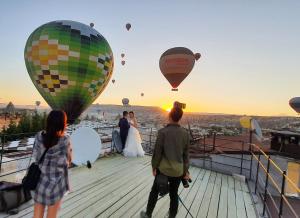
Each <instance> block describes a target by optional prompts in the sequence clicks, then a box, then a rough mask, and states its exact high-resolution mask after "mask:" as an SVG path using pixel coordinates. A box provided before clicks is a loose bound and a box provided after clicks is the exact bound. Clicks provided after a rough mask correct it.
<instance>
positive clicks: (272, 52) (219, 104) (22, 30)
mask: <svg viewBox="0 0 300 218" xmlns="http://www.w3.org/2000/svg"><path fill="white" fill-rule="evenodd" d="M171 3H172V4H171ZM57 5H59V7H57ZM90 5H93V7H90ZM70 6H71V7H70ZM283 6H284V7H283ZM299 6H300V2H296V1H289V2H285V3H281V2H272V4H269V3H265V2H259V1H254V2H226V3H218V4H217V3H212V2H200V1H196V0H195V1H190V2H189V3H188V4H186V3H183V2H180V1H171V0H168V1H165V2H163V3H161V2H159V1H151V2H146V1H132V2H130V3H123V4H120V2H118V1H109V2H98V1H90V2H89V3H88V4H86V3H82V2H80V1H77V2H76V4H74V1H69V0H68V1H64V2H60V1H58V0H55V1H51V2H46V3H43V2H38V1H26V2H20V1H16V0H13V1H9V2H3V3H2V7H1V9H0V12H1V13H0V24H1V26H2V28H1V30H0V34H1V38H2V39H1V40H0V46H1V48H2V50H1V51H0V60H1V68H0V75H1V78H2V79H1V80H0V86H1V93H0V103H5V104H7V103H8V102H9V101H12V102H13V103H14V104H16V105H32V104H33V103H34V102H35V101H36V100H39V101H41V102H42V106H46V105H47V104H46V102H45V100H44V99H43V98H42V97H41V95H40V94H39V92H38V91H37V90H36V89H35V87H34V85H33V83H32V82H31V80H30V78H29V76H28V73H27V70H26V67H25V63H24V57H23V56H24V55H23V51H24V47H25V43H26V41H27V38H28V36H29V35H30V34H31V33H32V32H33V31H34V30H35V29H36V28H38V27H39V26H41V25H42V24H44V23H46V22H49V21H54V20H74V21H78V22H82V23H85V24H89V23H91V22H93V23H94V24H95V27H94V28H95V29H96V30H97V31H99V32H100V33H101V34H102V35H103V36H104V37H105V38H106V40H107V41H108V42H109V44H110V46H111V48H112V50H113V54H114V59H115V60H114V61H115V67H114V72H113V76H112V77H111V80H112V79H115V80H116V82H115V84H112V82H111V80H110V81H109V84H108V86H107V87H106V89H105V90H104V91H103V93H102V94H101V95H100V96H99V97H98V98H97V99H96V100H95V101H94V102H93V104H97V103H99V104H105V105H109V104H111V105H119V104H121V99H122V98H123V97H128V98H129V99H130V104H132V105H139V106H154V107H160V108H163V109H164V110H167V109H168V108H170V107H171V106H172V104H173V102H174V101H175V100H178V101H180V102H185V103H186V104H187V110H186V112H191V113H211V114H232V115H237V114H238V115H240V114H241V115H249V116H293V117H296V116H297V113H296V112H294V111H293V110H292V109H291V108H290V107H289V105H288V101H289V99H290V98H292V97H295V96H298V95H300V90H299V92H298V80H300V75H299V73H298V71H299V69H300V63H299V61H298V60H297V57H299V56H300V42H299V40H298V38H297V36H299V35H300V28H296V27H300V14H299V13H298V10H297V8H299ZM66 8H68V10H66ZM99 8H102V10H101V12H100V13H99V10H98V9H99ZM32 11H34V12H35V13H32ZM153 11H154V12H155V17H154V16H153ZM179 14H180V15H181V16H178V15H179ZM20 19H22V24H20ZM8 21H9V22H8ZM127 22H130V23H131V25H132V29H131V30H130V31H126V29H125V24H126V23H127ZM145 42H147V43H145ZM176 46H185V47H187V48H189V49H191V50H192V51H193V52H194V53H196V52H200V53H201V55H202V57H201V58H200V60H199V61H196V63H195V66H194V69H193V70H192V72H191V73H190V75H189V76H188V77H187V78H186V79H185V80H184V81H183V82H182V84H181V85H180V86H179V91H178V92H172V91H171V86H170V84H169V83H168V81H167V80H166V79H165V78H164V76H163V75H162V74H161V72H160V69H159V66H158V65H159V64H158V61H159V58H160V56H161V54H162V53H163V52H164V51H165V50H167V49H169V48H171V47H176ZM123 52H124V53H125V59H126V64H125V66H122V65H121V63H120V62H121V57H120V55H121V53H123ZM142 92H143V93H145V96H144V97H141V96H140V93H142ZM298 93H299V94H298Z"/></svg>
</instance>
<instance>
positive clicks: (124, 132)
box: [119, 111, 130, 150]
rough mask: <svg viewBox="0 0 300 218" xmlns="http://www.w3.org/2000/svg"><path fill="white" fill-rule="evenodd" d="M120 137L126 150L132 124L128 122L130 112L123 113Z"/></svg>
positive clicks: (120, 123) (120, 122)
mask: <svg viewBox="0 0 300 218" xmlns="http://www.w3.org/2000/svg"><path fill="white" fill-rule="evenodd" d="M119 127H120V137H121V141H122V149H123V150H124V148H125V144H126V139H127V136H128V131H129V128H130V124H129V122H128V111H123V117H122V118H121V119H120V121H119Z"/></svg>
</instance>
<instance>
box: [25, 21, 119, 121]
mask: <svg viewBox="0 0 300 218" xmlns="http://www.w3.org/2000/svg"><path fill="white" fill-rule="evenodd" d="M24 56H25V63H26V67H27V71H28V74H29V76H30V78H31V80H32V82H33V84H34V85H35V87H36V88H37V90H38V91H39V92H40V94H41V95H42V96H43V98H44V99H45V100H46V102H47V103H48V104H49V105H50V106H51V108H52V109H60V110H64V111H65V112H66V113H67V115H68V120H69V121H68V122H69V123H73V122H74V121H75V119H76V118H78V117H79V116H80V114H81V113H82V112H83V111H84V110H85V109H86V108H87V107H88V106H89V105H90V104H91V103H92V102H93V101H94V100H95V99H96V98H97V97H98V96H99V95H100V94H101V93H102V91H103V90H104V89H105V87H106V85H107V84H108V83H109V80H110V78H111V76H112V73H113V67H114V59H113V53H112V50H111V48H110V46H109V44H108V42H107V41H106V39H105V38H104V37H103V36H102V35H101V34H100V33H99V32H98V31H96V30H95V29H94V28H93V27H91V26H89V25H85V24H82V23H79V22H75V21H68V20H62V21H53V22H49V23H46V24H44V25H42V26H40V27H39V28H37V29H36V30H35V31H34V32H33V33H32V34H31V35H30V36H29V38H28V40H27V42H26V46H25V51H24Z"/></svg>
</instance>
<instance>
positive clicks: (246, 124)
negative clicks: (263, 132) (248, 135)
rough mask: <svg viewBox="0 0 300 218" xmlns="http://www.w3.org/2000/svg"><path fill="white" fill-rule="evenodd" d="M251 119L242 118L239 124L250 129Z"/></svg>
mask: <svg viewBox="0 0 300 218" xmlns="http://www.w3.org/2000/svg"><path fill="white" fill-rule="evenodd" d="M251 119H252V118H251V117H248V116H244V117H241V118H240V124H241V126H242V127H243V128H246V129H250V127H251Z"/></svg>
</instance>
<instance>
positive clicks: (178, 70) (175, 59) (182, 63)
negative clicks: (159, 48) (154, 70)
mask: <svg viewBox="0 0 300 218" xmlns="http://www.w3.org/2000/svg"><path fill="white" fill-rule="evenodd" d="M194 64H195V56H194V53H193V52H192V51H191V50H189V49H187V48H184V47H175V48H171V49H168V50H167V51H165V52H164V53H163V54H162V55H161V57H160V60H159V68H160V70H161V72H162V74H163V75H164V76H165V77H166V79H167V80H168V81H169V83H170V84H171V86H172V87H173V89H172V91H178V89H177V87H178V86H179V85H180V83H181V82H182V81H183V80H184V79H185V78H186V77H187V76H188V75H189V73H190V72H191V71H192V69H193V67H194Z"/></svg>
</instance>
